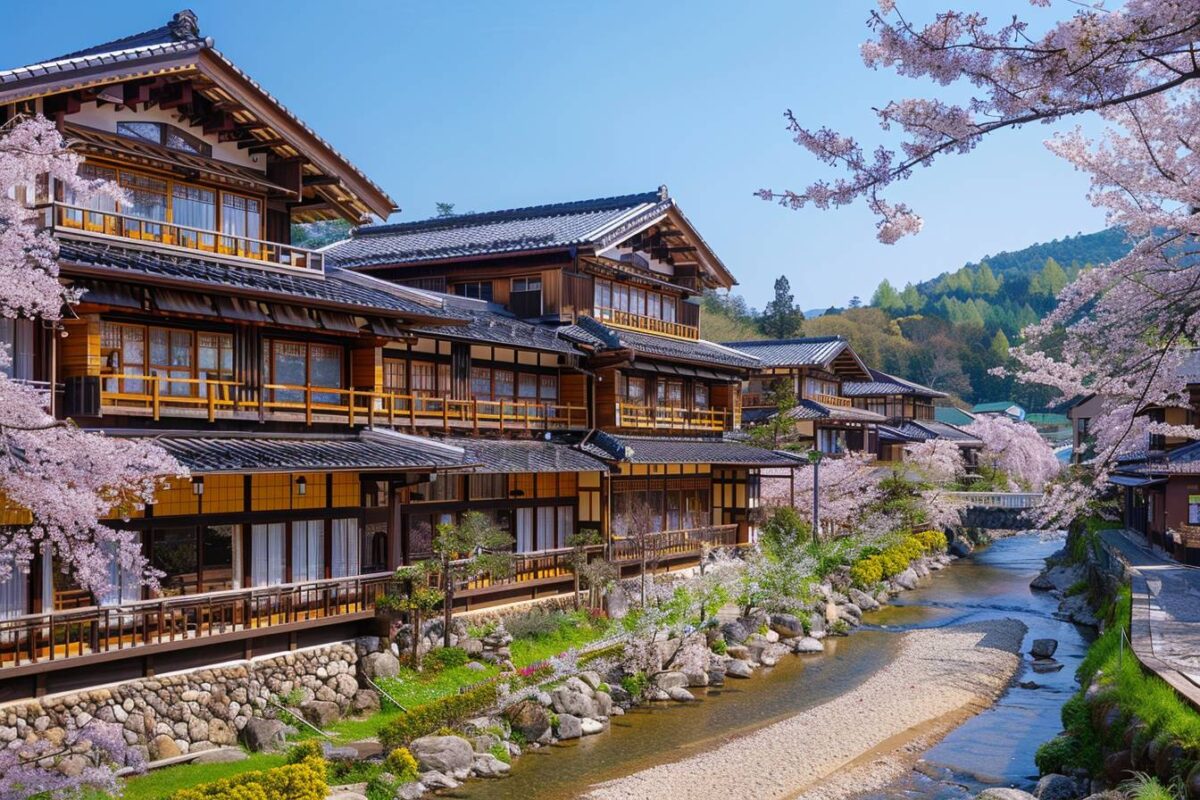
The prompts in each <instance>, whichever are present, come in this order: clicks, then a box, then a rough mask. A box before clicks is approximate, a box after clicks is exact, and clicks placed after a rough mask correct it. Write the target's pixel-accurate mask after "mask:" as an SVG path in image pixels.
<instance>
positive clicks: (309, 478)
mask: <svg viewBox="0 0 1200 800" xmlns="http://www.w3.org/2000/svg"><path fill="white" fill-rule="evenodd" d="M299 478H304V482H305V491H304V494H303V495H301V494H300V492H299V491H297V487H298V486H299V483H298V479H299ZM291 479H292V508H324V507H325V499H326V496H325V473H324V472H295V473H292V475H291Z"/></svg>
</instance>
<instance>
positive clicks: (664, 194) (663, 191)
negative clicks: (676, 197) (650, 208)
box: [658, 183, 671, 200]
mask: <svg viewBox="0 0 1200 800" xmlns="http://www.w3.org/2000/svg"><path fill="white" fill-rule="evenodd" d="M658 199H659V200H670V199H671V193H670V192H668V191H667V185H666V184H665V183H664V184H662V185H661V186H659V187H658Z"/></svg>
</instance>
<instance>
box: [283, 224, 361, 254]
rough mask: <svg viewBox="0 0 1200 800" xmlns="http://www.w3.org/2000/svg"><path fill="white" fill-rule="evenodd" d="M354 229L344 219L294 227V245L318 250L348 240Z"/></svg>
mask: <svg viewBox="0 0 1200 800" xmlns="http://www.w3.org/2000/svg"><path fill="white" fill-rule="evenodd" d="M352 227H354V226H353V225H351V224H350V223H349V222H347V221H346V220H344V219H327V220H322V221H320V222H308V223H301V224H297V225H293V226H292V244H293V245H295V246H296V247H306V248H308V249H310V250H316V249H317V248H319V247H324V246H325V245H327V244H333V243H334V242H340V241H341V240H342V239H345V238H347V237H348V236H349V235H350V229H351V228H352Z"/></svg>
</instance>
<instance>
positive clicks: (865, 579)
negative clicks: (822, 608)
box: [850, 531, 946, 589]
mask: <svg viewBox="0 0 1200 800" xmlns="http://www.w3.org/2000/svg"><path fill="white" fill-rule="evenodd" d="M945 549H946V534H944V533H942V532H941V531H920V532H918V533H909V534H905V535H904V536H903V537H901V538H900V539H898V540H897V541H895V542H892V543H891V544H889V545H888V546H887V547H885V548H884V549H883V550H881V551H879V552H873V553H870V554H864V555H863V556H862V557H861V558H859V559H858V560H857V561H855V562H854V564H852V565H851V566H850V580H851V581H852V582H853V583H854V585H855V586H858V587H860V588H863V589H867V588H870V587H872V586H874V585H875V584H877V583H879V582H880V581H882V580H883V579H884V578H891V577H893V576H895V575H899V574H900V573H901V572H903V571H904V570H906V569H908V565H909V564H911V563H912V562H913V561H916V560H917V559H918V558H921V557H922V556H925V555H929V554H932V553H937V552H940V551H942V550H945Z"/></svg>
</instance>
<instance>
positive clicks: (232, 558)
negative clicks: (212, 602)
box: [200, 525, 241, 592]
mask: <svg viewBox="0 0 1200 800" xmlns="http://www.w3.org/2000/svg"><path fill="white" fill-rule="evenodd" d="M238 533H239V532H238V526H237V525H206V526H205V527H204V528H203V529H202V530H201V534H200V591H202V592H223V591H226V590H228V589H237V588H238V587H239V584H240V581H238V580H237V576H238V572H239V567H240V560H241V559H240V558H239V557H238V556H240V553H239V552H237V551H238V549H239V548H238V545H239V544H240V542H239V541H238V539H239V538H240V537H239V535H238Z"/></svg>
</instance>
